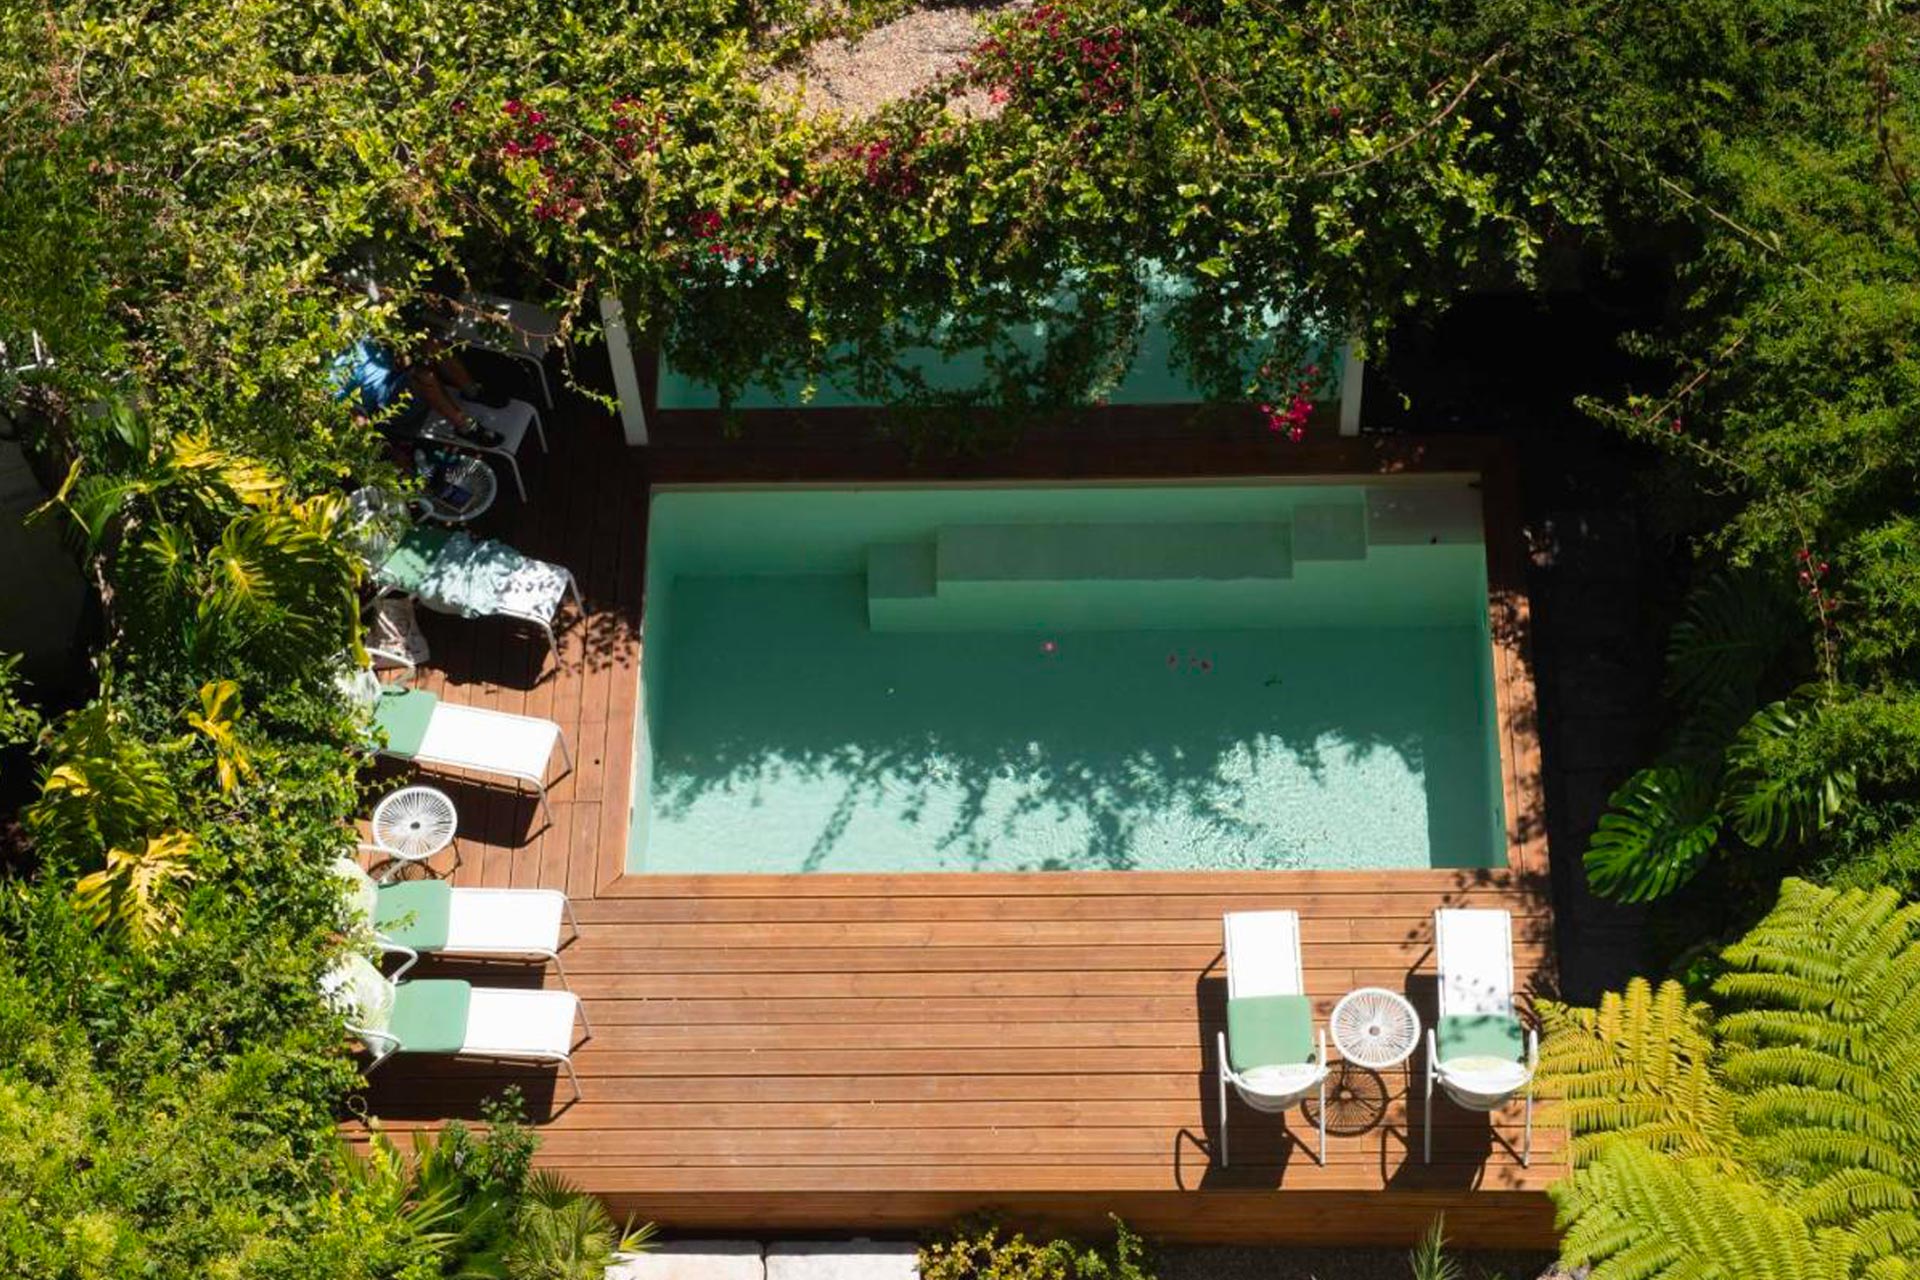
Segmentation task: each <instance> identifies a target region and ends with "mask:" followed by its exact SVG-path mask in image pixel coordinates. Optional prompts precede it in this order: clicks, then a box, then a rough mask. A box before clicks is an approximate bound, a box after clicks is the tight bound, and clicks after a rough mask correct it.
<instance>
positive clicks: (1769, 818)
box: [1721, 689, 1855, 848]
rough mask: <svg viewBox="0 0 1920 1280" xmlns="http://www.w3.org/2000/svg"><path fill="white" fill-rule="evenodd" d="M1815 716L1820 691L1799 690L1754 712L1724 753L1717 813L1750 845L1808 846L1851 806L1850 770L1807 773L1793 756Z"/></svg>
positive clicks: (1851, 773) (1795, 756)
mask: <svg viewBox="0 0 1920 1280" xmlns="http://www.w3.org/2000/svg"><path fill="white" fill-rule="evenodd" d="M1818 714H1819V702H1818V691H1817V690H1804V689H1803V690H1801V691H1800V692H1799V693H1797V694H1795V695H1794V696H1793V697H1792V698H1787V699H1783V700H1781V701H1779V702H1774V703H1769V704H1768V705H1767V706H1764V707H1762V708H1760V709H1759V710H1758V711H1756V712H1754V713H1753V716H1752V717H1751V718H1750V719H1749V720H1748V721H1747V723H1746V724H1745V725H1744V726H1742V728H1741V730H1740V732H1739V733H1738V734H1737V735H1736V736H1735V737H1734V740H1733V745H1732V746H1731V747H1729V748H1728V750H1727V776H1726V781H1725V783H1724V784H1723V787H1722V793H1721V808H1722V809H1723V810H1724V811H1725V813H1726V815H1727V819H1728V821H1729V822H1731V823H1732V825H1733V830H1734V832H1735V833H1736V834H1737V835H1739V837H1740V838H1741V839H1742V840H1744V841H1746V842H1747V843H1748V844H1750V845H1753V846H1755V847H1756V848H1769V847H1773V846H1777V845H1783V844H1788V843H1793V842H1797V841H1803V840H1806V839H1807V838H1809V837H1810V836H1812V835H1813V834H1814V833H1815V832H1816V831H1819V830H1820V829H1821V828H1822V827H1825V826H1826V825H1827V824H1828V823H1829V822H1831V821H1833V818H1834V816H1835V815H1836V814H1838V813H1839V812H1840V811H1841V810H1842V809H1844V808H1846V807H1847V805H1848V804H1850V803H1851V802H1852V800H1853V795H1854V789H1855V782H1854V774H1853V771H1852V770H1851V769H1845V768H1836V769H1831V770H1827V771H1809V770H1807V769H1806V768H1805V767H1804V766H1802V765H1801V761H1800V757H1799V756H1798V755H1797V754H1796V753H1795V752H1794V749H1793V743H1794V740H1795V739H1796V738H1798V737H1799V736H1800V734H1801V733H1802V732H1803V731H1804V730H1805V728H1806V727H1807V725H1808V723H1809V722H1810V721H1811V720H1812V719H1813V718H1814V717H1815V716H1817V715H1818Z"/></svg>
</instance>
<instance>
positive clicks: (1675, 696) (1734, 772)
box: [1586, 573, 1858, 902]
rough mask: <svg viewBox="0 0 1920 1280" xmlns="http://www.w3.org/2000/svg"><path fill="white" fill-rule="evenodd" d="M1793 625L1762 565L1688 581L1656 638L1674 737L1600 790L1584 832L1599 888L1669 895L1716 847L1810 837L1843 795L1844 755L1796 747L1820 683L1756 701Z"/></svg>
mask: <svg viewBox="0 0 1920 1280" xmlns="http://www.w3.org/2000/svg"><path fill="white" fill-rule="evenodd" d="M1800 629H1801V628H1800V627H1799V626H1798V625H1797V623H1796V620H1795V619H1794V618H1793V616H1792V615H1791V614H1790V613H1789V612H1788V611H1787V610H1786V609H1785V608H1784V607H1783V604H1782V601H1781V597H1780V594H1779V592H1778V590H1777V589H1776V588H1775V587H1774V586H1773V585H1772V584H1770V583H1769V582H1768V581H1767V580H1766V579H1765V578H1764V577H1762V576H1761V575H1758V574H1754V573H1739V574H1721V575H1714V576H1711V577H1708V578H1706V579H1705V580H1703V581H1702V582H1701V583H1700V584H1699V585H1698V586H1697V587H1696V588H1695V589H1694V591H1693V593H1692V595H1691V596H1690V597H1689V599H1688V601H1687V607H1686V611H1685V613H1684V615H1683V616H1682V618H1681V619H1680V621H1679V622H1678V623H1676V624H1675V626H1674V628H1673V633H1672V635H1671V637H1670V638H1669V641H1668V646H1667V680H1666V695H1667V698H1668V700H1669V705H1670V707H1671V708H1672V710H1673V715H1674V718H1675V724H1674V728H1673V731H1672V734H1671V738H1672V744H1671V746H1670V748H1669V750H1668V752H1667V755H1666V758H1665V759H1664V760H1663V761H1662V762H1660V763H1658V764H1654V765H1651V766H1648V767H1647V768H1644V769H1641V770H1639V771H1638V772H1636V773H1634V774H1633V775H1632V776H1630V777H1629V778H1628V779H1627V780H1626V781H1625V782H1624V783H1622V784H1621V785H1620V787H1619V788H1618V789H1617V790H1616V791H1615V792H1614V793H1613V795H1612V796H1610V797H1609V798H1608V801H1607V804H1608V811H1607V812H1606V813H1605V814H1604V815H1602V816H1601V818H1600V822H1599V824H1598V826H1597V827H1596V828H1595V829H1594V833H1593V835H1592V837H1591V838H1590V839H1589V841H1588V843H1587V851H1586V869H1587V882H1588V884H1590V885H1591V886H1592V887H1593V890H1594V891H1595V892H1596V893H1599V894H1602V895H1604V896H1606V897H1612V898H1619V899H1621V900H1624V901H1627V902H1644V901H1647V900H1649V899H1653V898H1663V897H1666V896H1667V895H1669V894H1671V893H1673V892H1675V891H1676V890H1678V889H1680V888H1681V887H1682V886H1684V885H1686V884H1687V883H1688V882H1689V881H1691V880H1692V879H1693V878H1694V877H1695V876H1697V875H1698V874H1699V873H1700V872H1701V871H1702V870H1703V869H1704V868H1705V867H1706V866H1707V865H1708V864H1709V863H1710V862H1711V861H1712V860H1713V859H1714V858H1716V857H1724V856H1739V855H1742V854H1745V855H1751V854H1753V853H1755V852H1758V851H1773V850H1782V849H1801V848H1805V847H1808V846H1810V845H1811V844H1812V843H1813V842H1814V841H1815V840H1816V839H1817V838H1818V837H1819V836H1820V834H1821V833H1822V832H1824V831H1825V830H1826V829H1827V828H1828V827H1829V826H1830V825H1832V824H1833V822H1834V821H1835V820H1836V819H1837V818H1839V817H1840V816H1841V815H1842V814H1843V813H1844V812H1845V811H1846V810H1847V809H1848V808H1849V806H1850V805H1851V804H1852V803H1853V801H1854V799H1855V796H1856V793H1857V789H1858V788H1857V778H1856V774H1855V771H1854V769H1853V768H1852V766H1851V765H1850V764H1848V763H1846V762H1845V757H1843V756H1839V755H1837V754H1835V753H1832V752H1809V751H1808V750H1807V747H1808V745H1809V743H1810V742H1811V741H1813V740H1814V739H1816V738H1817V737H1818V735H1819V733H1820V732H1821V727H1820V725H1819V721H1820V719H1821V717H1822V716H1823V715H1824V714H1825V712H1826V710H1827V708H1828V706H1829V704H1830V703H1831V702H1832V701H1833V698H1832V697H1831V696H1830V694H1829V691H1828V690H1827V689H1826V688H1825V687H1823V686H1820V685H1806V686H1803V687H1801V688H1799V689H1797V690H1795V691H1794V693H1793V694H1792V695H1791V696H1790V697H1787V698H1783V699H1779V700H1776V701H1772V702H1764V703H1763V702H1762V699H1763V698H1764V697H1765V696H1766V694H1767V691H1768V690H1769V688H1770V687H1771V686H1772V685H1774V684H1777V683H1779V682H1781V681H1782V680H1785V679H1789V678H1791V673H1792V672H1793V664H1792V659H1793V656H1794V654H1795V652H1796V642H1797V640H1798V638H1799V631H1800Z"/></svg>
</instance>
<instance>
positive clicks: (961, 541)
mask: <svg viewBox="0 0 1920 1280" xmlns="http://www.w3.org/2000/svg"><path fill="white" fill-rule="evenodd" d="M934 542H935V576H936V579H937V590H938V591H939V592H940V593H941V594H945V593H946V592H947V591H948V590H949V589H950V588H965V587H967V586H970V585H972V584H976V583H1012V582H1026V583H1040V582H1045V583H1069V582H1194V581H1202V582H1236V581H1245V580H1249V579H1266V580H1280V579H1285V578H1291V577H1292V576H1293V538H1292V530H1291V529H1289V528H1288V526H1286V525H1284V524H1279V523H1264V524H1255V523H1251V522H1243V523H1234V524H972V525H949V526H947V527H946V528H943V529H941V530H940V531H939V532H938V533H937V534H935V535H934Z"/></svg>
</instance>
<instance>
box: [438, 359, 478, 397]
mask: <svg viewBox="0 0 1920 1280" xmlns="http://www.w3.org/2000/svg"><path fill="white" fill-rule="evenodd" d="M433 372H434V375H435V376H436V377H438V378H439V379H440V381H442V382H444V383H446V384H447V385H448V386H449V387H452V388H453V389H454V390H455V391H469V390H471V389H473V388H474V387H477V386H479V385H480V382H479V379H477V378H475V377H474V376H473V375H472V374H471V373H469V372H468V371H467V366H466V365H464V364H462V363H461V362H460V357H459V356H456V355H454V354H452V353H451V352H449V353H448V354H446V355H444V356H441V357H440V358H439V359H437V360H435V361H434V362H433Z"/></svg>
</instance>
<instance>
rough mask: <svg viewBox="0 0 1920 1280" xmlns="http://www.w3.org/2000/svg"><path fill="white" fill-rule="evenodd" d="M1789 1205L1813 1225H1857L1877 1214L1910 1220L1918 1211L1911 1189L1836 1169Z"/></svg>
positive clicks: (1872, 1174) (1865, 1172)
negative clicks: (1890, 1214)
mask: <svg viewBox="0 0 1920 1280" xmlns="http://www.w3.org/2000/svg"><path fill="white" fill-rule="evenodd" d="M1792 1203H1793V1207H1794V1209H1795V1210H1796V1211H1797V1212H1799V1213H1800V1215H1801V1216H1802V1217H1804V1218H1806V1220H1807V1221H1809V1222H1812V1223H1815V1224H1816V1225H1847V1224H1850V1223H1858V1222H1861V1221H1865V1220H1867V1215H1871V1214H1878V1213H1889V1212H1890V1213H1898V1214H1906V1215H1909V1216H1911V1215H1912V1214H1913V1212H1914V1210H1915V1208H1916V1207H1920V1206H1917V1205H1916V1201H1915V1197H1914V1189H1913V1188H1912V1187H1910V1186H1908V1185H1907V1184H1906V1183H1904V1182H1902V1181H1901V1180H1900V1179H1898V1178H1895V1177H1891V1176H1889V1175H1887V1174H1884V1173H1880V1172H1877V1171H1875V1170H1872V1169H1836V1170H1834V1171H1833V1172H1832V1173H1830V1174H1828V1175H1827V1176H1826V1177H1824V1178H1822V1179H1820V1180H1819V1181H1818V1182H1815V1183H1814V1184H1812V1185H1811V1186H1809V1187H1806V1188H1804V1189H1803V1190H1801V1191H1800V1192H1799V1193H1798V1194H1797V1195H1795V1196H1794V1197H1793V1201H1792Z"/></svg>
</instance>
